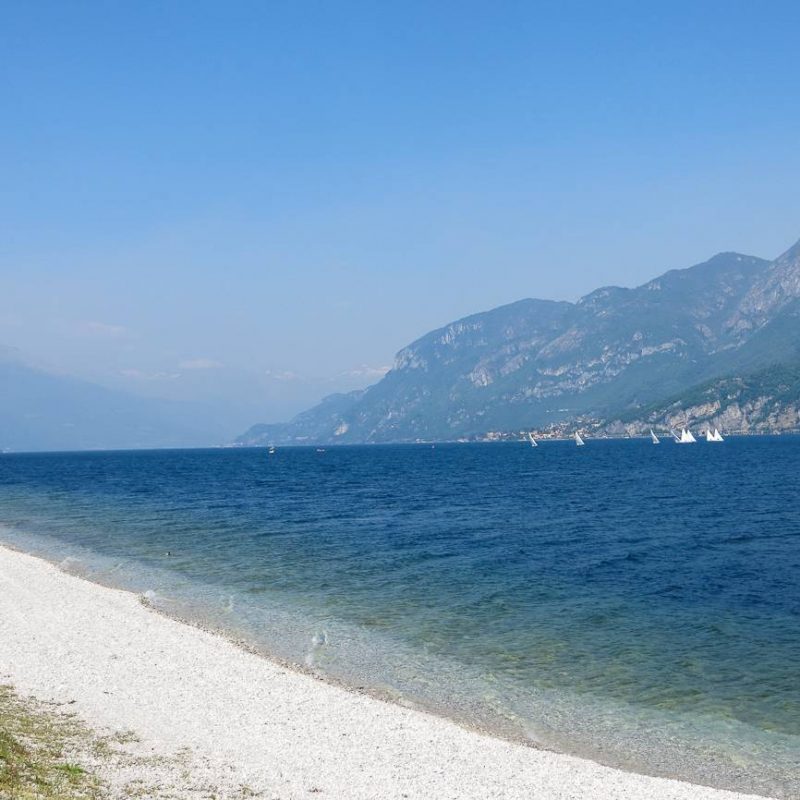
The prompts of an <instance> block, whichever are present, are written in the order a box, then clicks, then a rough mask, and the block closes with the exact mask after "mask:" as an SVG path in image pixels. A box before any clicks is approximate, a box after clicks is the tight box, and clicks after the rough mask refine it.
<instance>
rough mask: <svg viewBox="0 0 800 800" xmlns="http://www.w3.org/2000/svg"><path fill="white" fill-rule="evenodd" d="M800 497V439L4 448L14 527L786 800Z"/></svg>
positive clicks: (514, 728)
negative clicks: (25, 451) (73, 450)
mask: <svg viewBox="0 0 800 800" xmlns="http://www.w3.org/2000/svg"><path fill="white" fill-rule="evenodd" d="M798 489H800V439H798V438H793V437H783V438H764V439H729V440H728V441H727V442H725V443H724V444H722V445H708V444H705V443H698V444H697V445H694V446H690V447H678V446H675V445H674V444H672V443H670V442H664V443H663V444H661V445H659V446H658V447H654V446H652V445H651V444H650V443H649V441H648V442H644V441H605V442H601V441H593V442H589V443H588V444H587V446H586V447H584V448H580V449H578V448H576V447H575V446H574V444H568V443H563V442H559V443H555V442H553V443H548V442H544V443H542V445H541V446H540V447H539V448H537V449H533V448H531V447H529V446H527V445H523V444H503V445H447V446H441V445H438V446H436V447H435V448H431V447H430V446H386V447H348V448H329V449H328V450H327V451H326V452H324V453H319V452H316V450H314V449H304V448H296V449H279V450H278V451H277V452H276V453H275V454H274V455H271V456H270V455H267V453H266V451H265V450H213V451H211V450H208V451H198V450H195V451H157V452H156V451H151V452H118V453H80V454H69V453H60V454H31V455H13V454H11V455H9V454H7V455H3V456H0V523H2V526H3V527H2V529H0V540H1V541H6V542H9V543H12V544H15V545H17V546H19V547H22V548H23V549H26V550H29V551H32V552H36V553H40V554H42V555H45V556H47V557H49V558H51V559H53V560H56V561H59V562H61V563H62V564H63V566H64V568H65V569H68V570H70V571H72V572H77V573H78V574H82V575H84V576H86V577H89V578H91V579H93V580H97V581H100V582H103V583H107V584H111V585H116V586H121V587H124V588H128V589H132V590H134V591H137V592H140V593H143V594H146V597H147V598H148V599H149V601H150V602H151V603H153V604H154V605H156V606H157V607H159V608H161V609H162V610H164V611H166V612H168V613H173V614H179V615H182V616H188V617H190V618H192V619H194V620H196V621H199V622H202V623H205V624H210V625H214V626H217V627H220V628H223V629H225V630H227V631H230V632H232V633H234V634H236V635H237V636H241V637H244V638H246V639H247V640H248V641H249V642H251V643H252V644H254V645H256V646H257V647H260V648H261V649H263V650H264V651H265V652H268V653H272V654H274V655H277V656H280V657H282V658H285V659H289V660H291V661H293V662H296V663H298V664H304V665H305V666H306V667H309V668H311V669H314V670H317V671H319V672H320V673H321V674H323V675H327V676H331V677H335V678H336V679H338V680H343V681H345V682H346V683H348V684H351V685H358V686H365V687H368V688H369V689H370V690H372V691H375V692H378V693H380V694H382V695H386V696H389V697H391V698H394V699H396V700H397V701H399V702H402V703H405V704H409V705H416V706H419V707H423V708H427V709H429V710H433V711H437V712H440V713H446V714H448V715H450V716H452V717H454V718H457V719H459V720H462V721H467V722H472V723H478V724H481V725H483V726H487V727H490V728H491V729H492V730H494V731H496V732H497V733H500V734H504V735H509V736H514V737H521V738H524V739H527V740H530V741H532V742H534V743H538V744H540V745H543V746H546V747H553V748H556V749H561V750H567V751H570V752H576V753H580V754H585V755H589V756H591V757H593V758H596V759H598V760H601V761H603V762H605V763H610V764H615V765H621V766H625V767H629V768H633V769H637V770H640V771H644V772H648V773H652V774H659V775H670V776H682V777H684V778H687V779H691V780H695V781H698V782H703V783H709V784H714V785H718V786H725V787H730V788H737V789H741V790H749V791H754V792H761V793H764V794H772V795H775V796H778V797H783V798H790V797H800V590H799V589H798V578H799V577H800V569H798V568H800V509H798ZM167 552H169V553H170V555H167Z"/></svg>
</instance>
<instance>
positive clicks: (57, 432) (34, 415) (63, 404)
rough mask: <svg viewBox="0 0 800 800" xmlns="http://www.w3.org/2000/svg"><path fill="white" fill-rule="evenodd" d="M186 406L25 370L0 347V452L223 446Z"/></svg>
mask: <svg viewBox="0 0 800 800" xmlns="http://www.w3.org/2000/svg"><path fill="white" fill-rule="evenodd" d="M187 411H188V409H187V405H186V404H179V403H171V402H168V401H162V400H154V399H148V398H143V397H137V396H135V395H130V394H126V393H124V392H117V391H112V390H110V389H106V388H103V387H101V386H97V385H95V384H92V383H88V382H86V381H82V380H78V379H77V378H72V377H68V376H64V375H56V374H53V373H50V372H46V371H44V370H42V369H39V368H37V367H34V366H31V365H30V364H28V363H26V362H25V360H24V359H23V358H22V357H21V356H20V355H19V354H18V353H17V352H16V351H13V350H10V349H8V348H2V347H0V450H4V449H8V450H87V449H116V448H120V449H123V448H125V449H126V448H140V447H192V446H202V445H211V444H215V443H216V442H220V441H223V439H222V436H221V435H220V432H219V431H214V430H209V429H208V427H201V426H199V425H192V424H191V423H188V422H187V419H190V418H191V416H192V415H191V414H189V413H187Z"/></svg>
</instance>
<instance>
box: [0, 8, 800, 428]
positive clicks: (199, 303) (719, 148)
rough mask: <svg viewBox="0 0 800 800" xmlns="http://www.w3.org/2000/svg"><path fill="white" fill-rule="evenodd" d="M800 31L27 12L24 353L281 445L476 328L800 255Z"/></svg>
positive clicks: (15, 337)
mask: <svg viewBox="0 0 800 800" xmlns="http://www.w3.org/2000/svg"><path fill="white" fill-rule="evenodd" d="M648 6H652V7H649V8H648ZM798 30H800V6H798V4H796V3H788V2H787V3H780V2H771V3H770V2H766V3H761V4H755V3H737V2H726V3H715V2H699V3H698V2H694V3H679V2H671V3H668V4H667V3H662V4H642V3H614V2H606V3H569V2H558V3H534V2H527V3H512V2H505V3H471V2H460V3H430V2H426V3H416V2H406V3H393V4H389V3H374V2H373V3H351V2H326V3H321V2H320V3H308V2H281V3H277V2H275V3H270V2H257V3H256V2H253V3H247V2H238V3H222V2H218V3H204V2H169V3H155V2H152V3H151V2H137V3H132V2H131V3H115V2H96V3H81V2H70V3H63V2H57V3H37V2H16V3H14V2H8V3H4V4H3V8H2V10H1V11H0V109H2V110H1V111H0V114H2V125H0V345H3V344H5V345H10V346H14V347H19V348H21V349H23V350H24V351H25V352H26V353H28V354H29V355H30V356H31V357H32V358H34V359H39V360H41V361H42V362H44V363H47V364H50V365H51V366H55V367H57V368H59V369H62V370H64V371H68V372H72V373H75V374H79V375H83V376H85V377H89V378H91V379H93V380H98V381H101V382H103V383H106V384H108V385H113V386H120V387H123V388H126V389H129V390H131V391H136V392H141V393H150V394H159V395H163V396H174V397H184V396H203V397H209V398H213V399H214V400H215V402H218V403H219V407H220V409H221V413H227V411H228V410H229V411H230V413H232V414H233V413H237V414H239V415H241V418H242V419H244V418H246V417H249V415H251V414H254V413H258V415H259V418H260V419H262V420H273V419H279V418H281V417H284V416H286V415H287V414H290V413H292V412H293V411H295V410H299V409H300V408H302V407H303V406H305V405H307V404H309V403H310V402H313V401H314V400H315V399H317V397H318V396H319V395H321V394H323V393H325V392H327V391H330V390H332V389H335V388H350V387H352V386H355V385H359V384H362V383H365V382H370V381H371V380H374V378H375V376H376V375H377V374H378V373H377V370H378V369H379V368H381V367H383V366H386V365H388V364H390V363H391V359H392V356H393V354H394V353H395V351H396V350H397V349H399V348H400V347H401V346H403V345H404V344H407V343H408V342H409V341H411V340H413V339H414V338H416V337H417V336H419V335H421V334H423V333H425V332H426V331H428V330H430V329H431V328H434V327H437V326H439V325H441V324H444V323H446V322H448V321H450V320H452V319H455V318H457V317H460V316H463V315H465V314H468V313H472V312H475V311H480V310H484V309H487V308H490V307H493V306H496V305H499V304H502V303H505V302H510V301H513V300H516V299H519V298H521V297H528V296H537V297H546V298H557V299H575V298H577V297H578V296H580V295H581V294H583V293H585V292H588V291H590V290H591V289H593V288H595V287H597V286H599V285H604V284H610V283H616V284H623V285H631V284H636V283H640V282H642V281H644V280H646V279H648V278H650V277H652V276H654V275H656V274H658V273H660V272H663V271H664V270H666V269H669V268H672V267H680V266H688V265H690V264H692V263H696V262H697V261H700V260H703V259H705V258H706V257H708V256H710V255H712V254H713V253H715V252H717V251H720V250H740V251H743V252H747V253H753V254H756V255H762V256H765V257H772V256H775V255H777V254H778V253H779V252H780V251H781V250H782V249H785V248H786V247H788V246H789V245H790V244H792V243H793V242H794V241H795V240H796V239H797V238H798V237H800V192H798V191H797V186H798V176H799V175H800V146H798V143H800V102H798V100H799V99H800V98H798V94H799V92H798V86H800V59H798V57H797V52H798V45H797V31H798ZM243 398H246V400H245V399H243ZM237 404H238V405H237ZM237 409H238V410H237ZM252 421H253V422H255V421H257V420H256V419H253V420H252Z"/></svg>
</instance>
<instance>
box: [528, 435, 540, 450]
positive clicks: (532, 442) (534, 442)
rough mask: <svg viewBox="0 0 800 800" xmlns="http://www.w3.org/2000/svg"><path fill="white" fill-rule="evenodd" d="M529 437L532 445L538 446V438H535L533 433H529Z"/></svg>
mask: <svg viewBox="0 0 800 800" xmlns="http://www.w3.org/2000/svg"><path fill="white" fill-rule="evenodd" d="M528 439H529V440H530V443H531V447H538V446H539V445H538V444H537V442H536V439H534V438H533V434H532V433H528Z"/></svg>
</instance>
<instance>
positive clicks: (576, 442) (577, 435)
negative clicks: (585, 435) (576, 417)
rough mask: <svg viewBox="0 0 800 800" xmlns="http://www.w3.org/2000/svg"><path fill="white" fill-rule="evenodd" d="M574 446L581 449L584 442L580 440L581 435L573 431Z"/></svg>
mask: <svg viewBox="0 0 800 800" xmlns="http://www.w3.org/2000/svg"><path fill="white" fill-rule="evenodd" d="M575 444H576V445H578V447H583V446H584V445H585V444H586V442H584V441H583V439H581V435H580V434H579V433H578V431H575Z"/></svg>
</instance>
